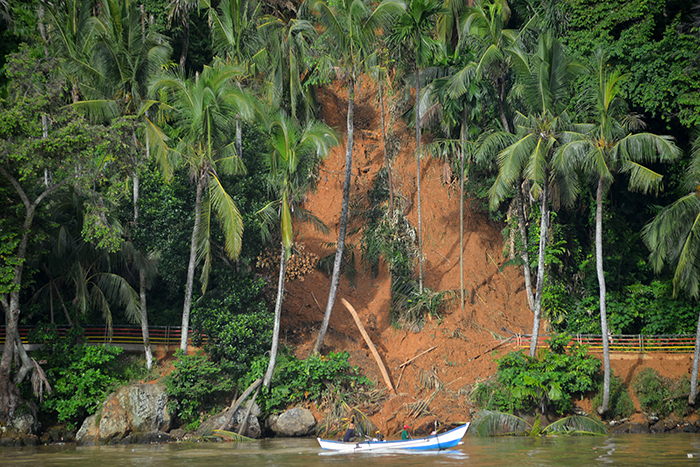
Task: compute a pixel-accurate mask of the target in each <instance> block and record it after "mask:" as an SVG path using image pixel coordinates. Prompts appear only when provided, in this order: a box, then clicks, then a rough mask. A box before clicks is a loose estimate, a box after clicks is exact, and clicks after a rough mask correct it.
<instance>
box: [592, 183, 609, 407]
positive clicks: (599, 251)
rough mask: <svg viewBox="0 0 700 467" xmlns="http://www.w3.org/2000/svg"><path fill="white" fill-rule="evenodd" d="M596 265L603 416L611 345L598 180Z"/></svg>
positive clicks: (607, 397) (607, 387) (601, 200)
mask: <svg viewBox="0 0 700 467" xmlns="http://www.w3.org/2000/svg"><path fill="white" fill-rule="evenodd" d="M595 265H596V272H597V273H598V286H599V288H600V332H601V334H602V335H603V336H602V337H603V403H602V405H601V406H600V407H598V413H599V414H600V415H603V414H604V413H606V412H607V411H608V409H609V408H610V343H609V341H608V317H607V312H606V306H605V275H604V273H603V179H602V178H599V179H598V190H597V193H596V212H595Z"/></svg>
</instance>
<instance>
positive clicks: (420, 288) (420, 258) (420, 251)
mask: <svg viewBox="0 0 700 467" xmlns="http://www.w3.org/2000/svg"><path fill="white" fill-rule="evenodd" d="M418 60H419V59H418V57H416V198H417V201H418V206H417V208H418V293H419V294H421V295H423V235H422V227H423V219H422V217H421V207H420V205H421V192H420V153H421V147H420V136H421V134H420V67H419V66H418Z"/></svg>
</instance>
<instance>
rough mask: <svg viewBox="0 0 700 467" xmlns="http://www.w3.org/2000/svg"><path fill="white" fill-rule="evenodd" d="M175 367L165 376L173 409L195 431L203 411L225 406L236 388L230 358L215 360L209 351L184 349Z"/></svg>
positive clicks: (178, 353) (177, 355) (183, 422)
mask: <svg viewBox="0 0 700 467" xmlns="http://www.w3.org/2000/svg"><path fill="white" fill-rule="evenodd" d="M175 356H176V357H177V358H178V359H177V361H176V362H175V363H174V367H175V369H174V370H173V371H172V372H171V373H170V375H169V376H168V377H167V378H166V379H165V387H166V388H167V392H168V396H170V406H169V408H170V410H172V412H173V413H174V414H176V415H177V416H178V417H179V419H180V421H181V422H182V424H183V425H186V426H187V429H188V430H190V431H192V430H196V429H197V428H199V424H200V423H201V416H202V414H203V413H209V412H213V411H214V410H215V409H216V408H218V407H219V406H222V405H223V403H224V400H225V398H226V395H227V394H228V393H230V392H232V391H233V390H234V389H235V388H236V384H235V381H234V379H233V378H232V375H231V371H230V370H231V364H230V363H229V362H228V361H227V360H221V361H220V362H218V363H214V362H212V361H211V360H210V359H209V357H207V356H206V355H185V354H184V353H183V352H182V351H181V350H178V351H177V352H176V353H175Z"/></svg>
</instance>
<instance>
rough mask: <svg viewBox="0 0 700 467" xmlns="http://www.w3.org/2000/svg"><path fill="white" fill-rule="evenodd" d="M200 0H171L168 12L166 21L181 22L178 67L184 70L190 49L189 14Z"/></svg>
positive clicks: (197, 5)
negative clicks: (180, 46)
mask: <svg viewBox="0 0 700 467" xmlns="http://www.w3.org/2000/svg"><path fill="white" fill-rule="evenodd" d="M199 3H200V0H172V1H171V2H170V5H168V6H169V8H170V11H169V12H168V22H169V23H170V24H172V21H173V20H176V21H180V22H181V23H182V51H181V52H180V69H181V70H183V71H184V70H185V62H186V61H187V53H188V52H189V49H190V14H191V13H192V12H193V11H194V10H196V9H197V8H198V7H199Z"/></svg>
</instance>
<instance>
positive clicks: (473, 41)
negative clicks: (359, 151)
mask: <svg viewBox="0 0 700 467" xmlns="http://www.w3.org/2000/svg"><path fill="white" fill-rule="evenodd" d="M510 13H511V12H510V7H509V6H508V2H507V1H506V0H476V1H475V2H474V5H473V6H472V7H470V8H466V9H465V10H464V13H463V15H462V17H461V19H460V25H461V28H462V29H461V38H462V44H461V45H462V46H464V45H469V46H470V47H471V48H472V49H473V50H475V51H476V53H477V59H476V63H477V65H476V69H475V70H474V72H475V74H476V78H477V79H480V80H484V81H489V82H491V83H492V84H493V87H494V90H495V103H496V109H497V113H498V118H499V121H500V124H501V127H502V129H503V132H502V133H500V134H499V133H493V134H490V135H486V136H485V137H484V138H483V140H482V144H481V148H480V149H479V150H478V151H477V155H476V157H477V159H479V160H484V159H486V158H488V157H491V156H492V155H493V154H495V153H496V152H499V151H500V150H502V149H503V148H505V146H507V145H508V144H509V143H510V142H512V138H511V136H510V133H512V131H513V125H512V121H511V113H510V112H509V111H508V109H507V101H508V100H507V96H508V83H509V82H510V79H509V77H510V76H511V72H512V70H513V64H514V61H515V60H519V61H524V60H526V59H525V58H524V54H523V51H522V49H521V48H520V47H519V43H520V42H521V38H522V35H523V33H524V32H525V31H526V30H527V29H528V28H529V26H530V24H531V23H532V21H533V20H534V18H533V19H531V20H530V21H529V22H528V23H527V24H526V25H525V26H524V27H523V28H521V29H520V30H513V29H507V28H506V24H507V23H508V20H509V19H510ZM522 184H523V180H522V177H520V176H518V177H516V179H515V186H516V187H521V186H522ZM515 212H516V216H517V219H518V230H519V232H520V237H521V244H522V248H521V251H520V255H521V258H522V265H523V275H524V276H525V277H524V279H525V290H526V292H527V298H528V304H529V306H530V310H532V311H533V312H534V309H535V308H534V302H535V300H534V293H533V291H532V272H531V269H530V258H529V253H528V234H527V223H526V220H525V211H524V200H523V193H522V191H521V190H519V189H516V190H515Z"/></svg>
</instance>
